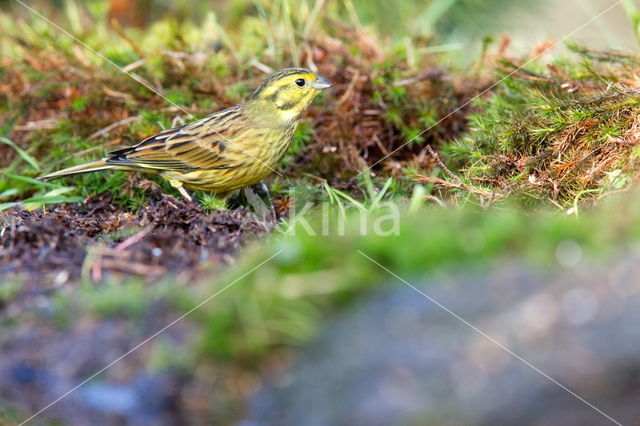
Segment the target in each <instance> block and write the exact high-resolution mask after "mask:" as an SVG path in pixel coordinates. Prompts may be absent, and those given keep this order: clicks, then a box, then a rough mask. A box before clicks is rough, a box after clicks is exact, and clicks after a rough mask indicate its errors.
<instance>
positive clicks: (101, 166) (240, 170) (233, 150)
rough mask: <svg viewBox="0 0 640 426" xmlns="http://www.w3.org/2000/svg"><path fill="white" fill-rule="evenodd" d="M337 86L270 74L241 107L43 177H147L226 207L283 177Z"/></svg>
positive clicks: (313, 77)
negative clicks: (301, 127) (318, 108)
mask: <svg viewBox="0 0 640 426" xmlns="http://www.w3.org/2000/svg"><path fill="white" fill-rule="evenodd" d="M331 86H332V83H331V82H329V81H328V80H327V79H325V78H324V77H321V76H319V75H317V74H316V73H314V72H312V71H310V70H308V69H304V68H285V69H282V70H280V71H277V72H274V73H272V74H270V75H269V76H268V77H267V78H265V79H264V81H263V82H262V83H261V84H260V86H259V87H258V88H257V89H256V90H255V92H253V94H252V95H250V96H249V97H248V98H247V99H246V100H245V101H243V102H241V103H239V104H237V105H234V106H232V107H229V108H226V109H223V110H221V111H217V112H214V113H212V114H210V115H208V116H206V117H204V118H202V119H200V120H196V121H192V122H189V123H186V124H184V125H180V126H176V127H173V128H170V129H167V130H163V131H161V132H159V133H157V134H155V135H153V136H150V137H148V138H146V139H144V140H142V141H141V142H139V143H138V144H136V145H133V146H129V147H127V148H122V149H118V150H116V151H112V152H110V153H108V154H107V155H106V156H105V157H103V158H101V159H98V160H95V161H91V162H88V163H84V164H80V165H77V166H74V167H69V168H67V169H64V170H60V171H57V172H54V173H51V174H48V175H45V176H41V177H39V178H38V179H39V180H42V181H50V180H54V179H58V178H61V177H64V176H72V175H78V174H83V173H90V172H97V171H102V170H125V171H134V172H146V173H152V174H157V175H160V176H161V177H162V178H164V179H166V180H168V181H169V183H170V184H171V186H173V187H175V188H177V189H178V191H179V192H180V194H181V195H182V196H183V197H185V198H186V199H187V200H189V201H191V200H192V199H191V196H190V195H189V193H188V192H187V191H186V189H185V188H187V189H191V190H197V191H205V192H209V193H212V194H214V195H215V197H216V198H218V199H220V200H223V201H224V200H226V199H227V198H228V197H229V195H230V194H232V193H233V192H234V191H236V190H238V189H242V188H245V187H247V186H251V185H255V184H257V183H259V182H261V181H262V180H263V179H264V178H265V177H267V176H268V175H270V174H271V173H272V172H274V171H275V168H276V167H278V164H279V162H280V160H281V159H282V157H283V156H284V155H285V153H286V152H287V150H288V148H289V146H290V145H291V141H292V139H293V136H294V133H295V130H296V128H297V126H298V123H299V122H300V118H301V117H302V115H303V113H304V112H305V111H306V109H307V108H308V107H309V105H310V104H311V101H313V99H314V98H315V97H316V95H317V94H318V93H319V92H320V91H322V90H324V89H327V88H329V87H331Z"/></svg>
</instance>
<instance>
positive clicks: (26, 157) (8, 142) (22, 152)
mask: <svg viewBox="0 0 640 426" xmlns="http://www.w3.org/2000/svg"><path fill="white" fill-rule="evenodd" d="M0 142H2V143H4V144H6V145H9V146H10V147H11V148H13V149H15V150H16V152H17V153H18V155H19V156H20V157H22V159H23V160H24V161H26V162H27V163H29V164H30V165H31V167H33V168H34V169H36V170H38V171H39V170H40V165H39V164H38V162H37V161H36V160H35V158H33V157H32V156H30V155H29V154H27V152H26V151H25V150H24V149H22V148H20V147H19V146H18V145H16V144H15V143H13V142H12V141H11V140H10V139H9V138H5V137H4V136H0Z"/></svg>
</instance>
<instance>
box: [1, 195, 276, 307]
mask: <svg viewBox="0 0 640 426" xmlns="http://www.w3.org/2000/svg"><path fill="white" fill-rule="evenodd" d="M0 219H2V218H0ZM2 222H4V225H3V226H0V229H1V231H0V232H1V234H0V277H2V280H3V281H5V282H7V281H10V280H12V279H14V278H17V277H18V276H20V277H21V278H26V279H22V280H21V281H22V282H24V283H25V284H24V285H23V286H22V289H21V292H22V293H23V295H27V294H31V295H38V294H42V293H43V292H44V293H46V292H51V291H53V290H54V289H55V288H56V287H60V286H63V285H65V284H66V283H69V282H74V281H76V280H78V279H79V278H80V277H81V276H82V275H83V274H84V275H86V276H87V278H89V279H91V280H93V281H96V282H97V281H100V280H101V279H103V278H104V277H105V276H106V275H110V276H112V277H115V278H118V277H124V276H127V275H140V276H142V277H144V279H146V280H152V281H155V280H157V279H159V278H161V277H162V276H164V275H166V274H173V275H175V276H176V278H177V279H178V280H179V281H180V282H183V283H188V282H190V281H192V280H194V279H196V278H197V277H198V276H199V275H200V274H201V273H202V272H203V270H204V267H205V265H209V266H210V265H211V264H214V265H215V264H220V265H225V264H229V263H231V262H233V260H234V255H235V254H236V253H237V251H238V249H239V248H240V246H241V245H242V243H243V242H245V241H247V240H249V239H251V238H255V237H256V236H259V235H261V234H264V233H265V232H267V231H268V230H269V229H270V224H269V222H266V221H262V220H260V219H258V218H257V217H256V216H255V215H254V214H252V213H251V212H249V211H247V210H246V209H243V208H240V209H236V210H233V211H216V212H212V213H206V212H204V211H203V210H202V208H201V207H200V206H199V205H198V204H196V203H188V202H186V201H183V200H179V199H176V198H174V197H172V196H170V195H165V194H162V193H161V192H159V191H158V192H154V193H153V194H152V196H151V197H150V201H149V204H148V205H147V206H145V207H143V208H142V209H141V210H140V211H139V212H137V213H134V212H131V211H127V210H124V209H121V208H119V207H116V206H115V205H114V204H113V203H112V200H111V196H110V195H108V194H104V195H100V196H93V197H89V198H87V199H86V200H85V201H84V202H83V203H80V204H64V205H59V206H56V207H53V208H47V209H46V210H40V209H39V210H35V211H26V210H19V209H14V210H12V211H9V212H8V215H6V216H5V218H4V219H2ZM14 300H15V299H14Z"/></svg>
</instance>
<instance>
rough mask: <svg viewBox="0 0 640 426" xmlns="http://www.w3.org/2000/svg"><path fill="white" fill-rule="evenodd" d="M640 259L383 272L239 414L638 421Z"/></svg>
mask: <svg viewBox="0 0 640 426" xmlns="http://www.w3.org/2000/svg"><path fill="white" fill-rule="evenodd" d="M639 265H640V263H639V262H638V259H633V258H629V259H625V260H619V261H616V262H615V263H613V264H611V265H607V266H604V267H601V268H593V267H589V268H586V269H583V270H581V271H580V270H578V269H573V268H572V269H570V270H568V271H564V272H561V273H557V274H553V275H550V276H547V275H545V274H542V273H538V272H532V271H531V270H530V269H528V268H524V267H518V266H511V267H508V268H504V267H503V268H498V269H497V270H496V271H495V272H494V273H491V274H485V273H475V274H466V275H462V276H461V277H459V278H455V279H450V278H447V279H439V280H434V279H431V280H419V279H411V280H409V281H411V282H412V283H413V284H415V285H416V286H417V288H418V289H419V290H420V291H422V292H423V293H424V294H425V295H426V296H424V295H422V294H420V293H419V292H418V291H416V290H414V289H412V288H410V287H409V286H407V285H405V284H403V283H402V282H401V281H390V285H389V287H388V288H387V290H385V291H383V292H381V293H378V294H376V295H373V296H372V297H370V298H368V299H367V300H364V301H361V302H360V303H358V304H357V305H356V306H354V307H353V308H352V309H350V310H349V311H348V312H346V313H344V314H343V315H341V316H340V317H339V318H338V319H335V320H333V321H328V322H327V324H326V327H325V329H324V331H323V333H322V334H321V336H320V337H318V339H317V340H316V341H315V342H314V343H313V344H312V345H311V346H310V347H308V348H307V349H306V350H304V351H303V353H302V354H301V355H300V356H299V358H298V359H297V361H296V362H295V363H294V366H293V367H292V368H291V369H290V370H289V371H286V372H285V373H283V374H282V376H281V377H278V378H276V379H274V380H273V381H272V384H270V385H265V386H264V387H263V388H262V389H261V390H260V391H258V392H257V394H256V395H255V396H254V397H253V398H252V400H251V404H250V406H251V408H250V415H249V416H248V418H247V420H246V424H247V425H255V426H261V425H281V426H286V425H296V426H298V425H308V426H324V425H351V426H358V425H367V426H371V425H390V424H405V425H413V424H416V425H417V424H434V425H438V424H446V425H462V424H473V425H497V424H500V425H522V424H528V425H595V424H612V423H613V421H612V420H611V419H610V418H608V417H607V416H610V417H611V418H612V419H615V421H618V422H621V423H623V424H638V422H639V419H640V405H638V398H639V397H640V356H638V354H639V353H640V347H639V346H640V297H639V296H640V278H638V277H640V266H639ZM407 278H409V277H407ZM429 297H432V298H433V300H434V301H436V302H437V303H435V302H434V301H432V300H429ZM438 303H439V304H441V306H438ZM465 322H467V323H465ZM474 327H475V329H474ZM483 333H486V335H484V334H483ZM502 345H503V346H504V347H501V346H502ZM547 376H548V377H547ZM287 378H288V379H287ZM554 381H557V382H558V383H555V382H554ZM281 383H286V385H284V386H282V385H280V386H279V385H278V384H281ZM565 387H566V388H565ZM571 392H575V395H574V394H572V393H571ZM581 398H583V399H584V401H583V400H581ZM599 410H601V412H600V411H599Z"/></svg>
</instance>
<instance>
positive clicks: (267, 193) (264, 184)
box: [258, 181, 278, 222]
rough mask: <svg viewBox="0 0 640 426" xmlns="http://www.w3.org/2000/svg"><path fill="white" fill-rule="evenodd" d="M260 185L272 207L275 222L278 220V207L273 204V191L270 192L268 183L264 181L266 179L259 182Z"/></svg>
mask: <svg viewBox="0 0 640 426" xmlns="http://www.w3.org/2000/svg"><path fill="white" fill-rule="evenodd" d="M258 187H259V188H260V192H262V194H263V195H264V198H265V199H266V201H267V204H268V205H269V207H270V208H271V218H272V219H273V221H274V222H275V221H277V219H278V216H277V215H276V209H275V207H274V205H273V199H272V198H271V192H269V187H268V186H267V184H266V183H264V181H261V182H260V183H259V184H258Z"/></svg>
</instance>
